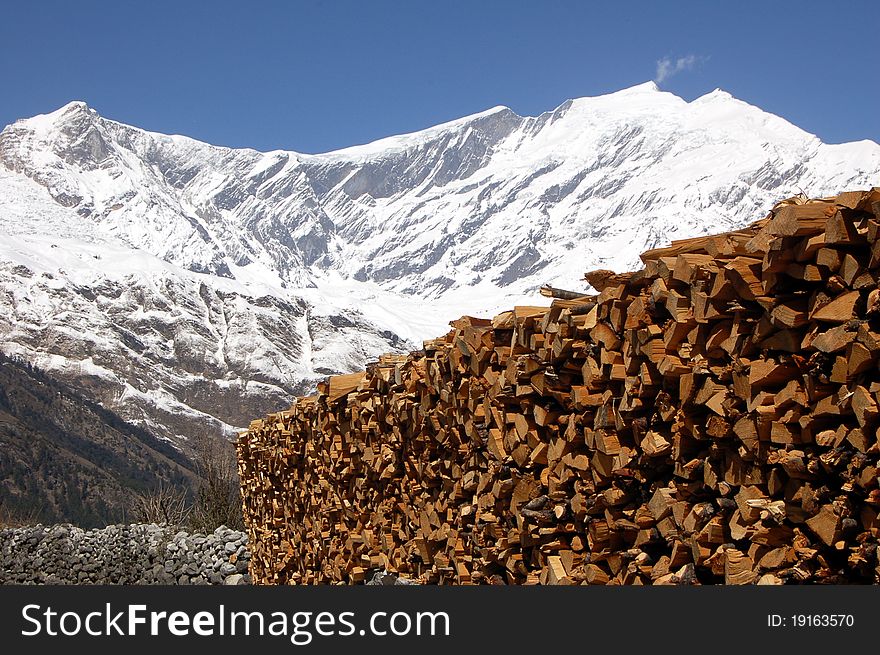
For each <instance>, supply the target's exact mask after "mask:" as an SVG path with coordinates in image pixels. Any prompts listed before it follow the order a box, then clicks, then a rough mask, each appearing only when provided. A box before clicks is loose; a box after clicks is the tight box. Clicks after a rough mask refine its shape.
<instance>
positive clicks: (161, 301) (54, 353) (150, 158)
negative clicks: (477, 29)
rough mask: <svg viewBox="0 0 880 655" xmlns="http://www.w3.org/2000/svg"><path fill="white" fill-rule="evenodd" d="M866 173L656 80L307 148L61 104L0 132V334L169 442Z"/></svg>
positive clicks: (867, 179) (860, 154) (740, 106)
mask: <svg viewBox="0 0 880 655" xmlns="http://www.w3.org/2000/svg"><path fill="white" fill-rule="evenodd" d="M878 183H880V146H878V145H877V144H875V143H873V142H871V141H868V140H865V141H860V142H853V143H849V144H834V145H829V144H824V143H822V142H821V140H819V139H818V137H816V136H815V135H811V134H809V133H807V132H805V131H803V130H801V129H800V128H798V127H796V126H794V125H792V124H791V123H788V122H787V121H785V120H784V119H782V118H780V117H778V116H775V115H772V114H768V113H766V112H763V111H762V110H760V109H759V108H757V107H754V106H752V105H749V104H748V103H744V102H742V101H739V100H737V99H735V98H733V96H731V95H730V94H728V93H727V92H724V91H719V90H716V91H713V92H710V93H708V94H705V95H704V96H701V97H700V98H697V99H695V100H692V101H690V102H687V101H685V100H683V99H681V98H679V97H678V96H675V95H674V94H672V93H669V92H666V91H661V90H660V89H659V88H658V87H657V86H656V84H654V83H650V82H649V83H645V84H642V85H637V86H636V87H631V88H630V89H625V90H622V91H619V92H617V93H613V94H607V95H604V96H597V97H592V98H576V99H572V100H569V101H566V102H564V103H562V104H561V105H560V106H559V107H557V108H555V109H553V110H551V111H548V112H544V113H542V114H539V115H538V116H534V117H528V116H527V117H522V116H518V115H517V114H516V113H514V112H513V111H512V110H510V109H509V108H505V107H500V106H499V107H494V108H491V109H489V110H486V111H484V112H478V113H477V114H473V115H471V116H466V117H463V118H460V119H456V120H453V121H448V122H446V123H442V124H440V125H438V126H434V127H432V128H428V129H426V130H421V131H417V132H413V133H409V134H406V135H398V136H391V137H386V138H384V139H380V140H377V141H374V142H372V143H368V144H363V145H359V146H352V147H349V148H344V149H341V150H336V151H331V152H330V153H324V154H302V153H296V152H293V151H284V150H273V151H268V152H259V151H257V150H253V149H232V148H225V147H223V146H214V145H210V144H205V143H202V142H200V141H196V140H194V139H191V138H189V137H185V136H180V135H172V136H169V135H162V134H159V133H155V132H149V131H146V130H141V129H139V128H136V127H132V126H129V125H126V124H124V123H121V122H118V121H114V120H111V119H105V118H103V117H101V116H100V115H99V114H98V113H97V112H96V111H94V110H93V109H91V108H90V107H89V106H88V105H87V104H85V103H83V102H79V101H78V102H73V103H69V104H68V105H65V107H63V108H61V109H59V110H56V111H55V112H52V113H49V114H43V115H40V116H38V117H34V118H31V119H22V120H20V121H16V122H15V123H13V124H11V125H10V126H7V127H6V128H5V129H4V130H3V131H2V132H0V229H2V230H3V231H4V232H5V233H6V234H7V237H8V238H7V240H6V241H5V243H3V244H0V309H2V310H3V312H2V313H0V346H2V347H4V348H6V349H7V350H8V351H9V352H11V353H14V354H16V355H17V356H20V357H24V358H26V359H28V360H29V361H33V362H34V363H36V364H38V365H40V366H43V367H47V368H49V369H50V370H52V371H54V372H56V373H59V374H61V375H62V376H63V377H64V378H65V379H67V380H68V381H71V382H74V383H76V384H77V385H79V386H83V387H85V388H89V389H92V394H93V397H94V398H95V399H97V400H99V401H100V402H102V403H106V404H107V405H108V406H109V407H112V408H116V409H118V410H119V411H120V413H121V414H122V415H123V416H124V418H126V420H131V421H133V422H135V423H137V424H140V425H144V426H147V427H149V428H150V429H152V430H156V431H157V432H158V433H159V434H161V435H163V436H165V437H167V438H171V439H175V440H179V439H183V438H185V437H186V435H187V434H192V432H193V431H194V430H207V431H214V432H218V431H219V432H226V433H227V434H232V433H233V432H234V431H235V430H236V429H240V428H243V427H245V426H246V424H247V419H248V417H250V416H259V415H263V414H264V413H266V411H271V407H270V406H276V407H281V406H283V403H284V402H285V400H284V399H285V398H289V397H290V396H292V395H296V394H298V393H302V392H303V391H304V390H305V389H307V388H309V387H313V386H314V384H315V382H316V381H317V380H318V379H319V378H320V377H321V376H322V375H324V374H327V373H341V372H346V371H348V370H353V369H355V368H361V367H363V365H364V364H365V363H366V362H367V361H369V360H370V359H371V358H375V357H376V356H377V355H378V354H379V353H381V352H384V351H389V352H405V351H406V350H410V349H413V348H416V347H418V343H419V341H420V340H422V339H425V338H430V337H433V336H436V335H437V334H440V333H441V332H443V331H445V325H446V321H448V320H449V317H451V316H459V315H461V314H463V313H483V314H488V313H492V312H493V311H495V310H496V309H498V308H500V307H502V306H505V305H510V304H517V303H525V304H528V303H532V304H534V302H535V298H536V297H537V293H536V292H537V289H538V288H539V287H540V285H541V284H544V283H550V284H554V285H555V286H562V287H571V286H576V287H579V288H582V289H584V290H586V289H587V287H586V283H585V282H583V281H582V276H583V273H584V272H585V271H586V270H590V269H595V268H608V269H614V270H628V269H630V268H632V266H634V265H636V264H637V263H638V254H639V253H640V252H642V251H644V250H648V249H650V248H652V247H655V246H658V245H663V244H664V243H666V242H668V241H669V240H672V239H676V238H685V237H690V236H696V235H699V234H705V233H707V232H709V231H717V230H719V229H734V228H736V227H740V226H742V225H745V224H747V223H750V222H751V221H753V220H755V219H756V218H759V217H760V216H761V215H762V214H763V213H764V212H766V211H767V210H768V209H769V208H770V207H771V206H772V205H773V203H774V202H775V201H777V200H778V199H780V198H781V197H785V196H790V195H794V194H796V193H798V192H800V191H805V192H807V193H808V194H809V195H813V196H821V195H830V194H831V193H834V192H837V191H839V190H840V189H851V188H863V187H870V186H873V185H875V184H878ZM96 326H97V327H96Z"/></svg>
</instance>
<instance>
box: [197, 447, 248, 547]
mask: <svg viewBox="0 0 880 655" xmlns="http://www.w3.org/2000/svg"><path fill="white" fill-rule="evenodd" d="M193 460H194V462H195V465H196V474H197V476H198V479H197V481H196V490H195V503H194V505H193V509H192V515H191V516H190V524H191V525H192V527H193V529H195V530H198V531H199V532H205V533H208V532H212V531H214V530H215V529H216V528H218V527H220V526H221V525H225V526H226V527H228V528H233V529H235V530H243V529H244V520H243V519H242V515H241V495H240V493H239V481H238V463H237V461H236V458H235V447H234V445H233V444H232V443H230V442H229V441H226V440H225V439H217V438H211V437H201V438H197V439H196V440H195V443H194V448H193Z"/></svg>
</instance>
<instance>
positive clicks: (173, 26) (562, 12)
mask: <svg viewBox="0 0 880 655" xmlns="http://www.w3.org/2000/svg"><path fill="white" fill-rule="evenodd" d="M878 24H880V2H878V1H877V0H870V1H868V0H865V1H851V2H847V1H845V0H843V1H838V2H833V3H832V2H824V1H815V2H811V1H808V0H801V1H800V2H790V1H788V0H778V1H777V0H773V1H768V0H764V1H762V2H757V1H753V0H739V1H737V2H732V1H731V2H722V1H720V0H719V1H714V0H703V1H691V2H671V1H660V0H657V1H656V2H623V1H620V0H618V1H617V2H587V1H582V2H554V1H552V0H547V1H544V2H538V1H537V0H535V1H534V2H520V1H516V0H511V1H508V2H488V1H487V2H476V1H471V2H457V1H456V2H440V1H439V0H435V1H433V2H418V1H409V2H403V1H401V2H388V1H380V0H376V1H368V0H361V1H359V2H355V1H347V0H338V1H331V0H326V1H318V0H303V1H299V2H297V1H293V0H291V1H280V0H279V1H274V2H270V1H261V0H255V1H249V2H244V1H241V2H227V1H224V0H217V1H214V2H207V1H204V2H198V3H197V2H182V1H181V0H175V1H173V2H168V1H165V0H151V1H150V2H132V1H129V0H114V1H112V2H109V1H108V2H98V1H92V2H90V1H88V0H80V1H78V2H66V1H58V0H43V1H41V2H9V1H7V2H5V3H4V5H3V8H2V13H0V125H5V124H7V123H10V122H12V121H13V120H15V119H16V118H21V117H25V116H31V115H34V114H38V113H45V112H47V111H51V110H53V109H56V108H57V107H59V106H61V105H63V104H65V103H66V102H69V101H70V100H85V101H86V102H87V103H89V104H90V105H91V106H93V107H95V108H96V109H97V110H98V111H99V112H100V113H101V114H102V115H104V116H107V117H109V118H113V119H116V120H119V121H122V122H126V123H130V124H133V125H137V126H139V127H144V128H146V129H150V130H155V131H159V132H166V133H177V134H186V135H189V136H192V137H195V138H198V139H201V140H204V141H208V142H211V143H216V144H222V145H229V146H248V147H254V148H257V149H260V150H271V149H275V148H285V149H293V150H298V151H301V152H324V151H327V150H331V149H334V148H340V147H344V146H348V145H354V144H357V143H364V142H367V141H371V140H374V139H377V138H381V137H383V136H387V135H390V134H398V133H402V132H409V131H413V130H418V129H421V128H424V127H428V126H430V125H433V124H436V123H440V122H443V121H446V120H451V119H453V118H458V117H460V116H464V115H467V114H470V113H474V112H477V111H481V110H483V109H487V108H489V107H492V106H495V105H507V106H509V107H511V108H512V109H513V110H514V111H516V112H517V113H519V114H523V115H536V114H539V113H541V112H542V111H546V110H550V109H552V108H554V107H556V106H557V105H559V104H560V103H561V102H563V101H564V100H566V99H567V98H572V97H581V96H589V95H598V94H602V93H607V92H610V91H615V90H618V89H621V88H625V87H628V86H632V85H634V84H638V83H641V82H644V81H647V80H650V79H659V80H660V86H661V88H663V89H665V90H668V91H672V92H673V93H676V94H677V95H680V96H682V97H684V98H685V99H688V100H690V99H693V98H695V97H698V96H700V95H702V94H704V93H707V92H709V91H711V90H713V89H714V88H716V87H721V88H723V89H725V90H726V91H729V92H730V93H732V94H733V95H735V96H736V97H738V98H740V99H742V100H745V101H747V102H750V103H752V104H755V105H758V106H760V107H762V108H763V109H765V110H767V111H771V112H773V113H776V114H779V115H781V116H783V117H785V118H786V119H788V120H790V121H791V122H793V123H795V124H797V125H799V126H800V127H802V128H804V129H806V130H807V131H809V132H812V133H814V134H817V135H819V136H820V137H821V138H822V139H823V140H825V141H827V142H831V143H839V142H842V141H850V140H858V139H872V140H874V141H880V54H878V53H880V48H878V46H877V42H876V39H875V38H874V36H873V33H874V26H876V25H878Z"/></svg>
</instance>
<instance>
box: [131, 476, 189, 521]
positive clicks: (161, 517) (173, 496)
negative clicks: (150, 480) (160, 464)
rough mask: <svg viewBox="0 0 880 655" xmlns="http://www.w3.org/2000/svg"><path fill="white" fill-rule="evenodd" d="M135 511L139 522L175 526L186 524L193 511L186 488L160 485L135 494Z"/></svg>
mask: <svg viewBox="0 0 880 655" xmlns="http://www.w3.org/2000/svg"><path fill="white" fill-rule="evenodd" d="M133 512H134V515H135V519H136V520H137V521H138V522H139V523H158V524H165V525H170V526H175V527H180V526H182V525H185V524H186V523H187V521H188V520H189V518H190V514H191V513H192V507H191V506H190V504H189V500H188V498H187V493H186V490H184V489H178V488H175V487H171V486H168V485H164V484H162V485H159V487H158V488H156V489H153V490H151V491H145V492H141V493H138V494H136V495H135V498H134V507H133Z"/></svg>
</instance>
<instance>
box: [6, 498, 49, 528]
mask: <svg viewBox="0 0 880 655" xmlns="http://www.w3.org/2000/svg"><path fill="white" fill-rule="evenodd" d="M40 514H42V511H41V510H40V509H39V508H36V507H31V508H29V509H22V508H20V507H16V506H13V505H12V504H11V503H8V502H7V501H6V500H5V499H4V498H0V528H24V527H28V526H32V525H36V524H37V523H39V522H40Z"/></svg>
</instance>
